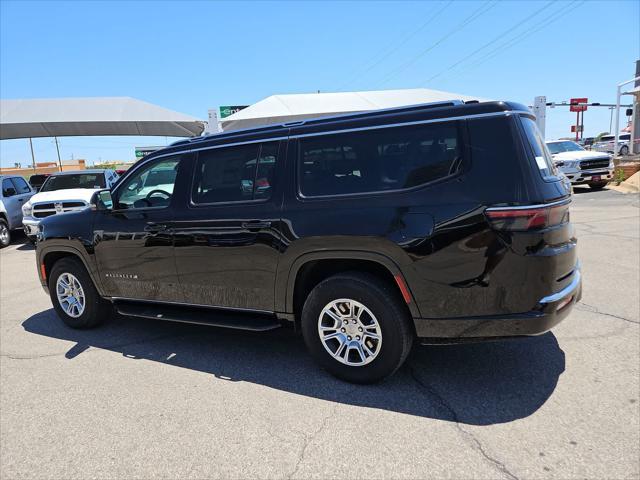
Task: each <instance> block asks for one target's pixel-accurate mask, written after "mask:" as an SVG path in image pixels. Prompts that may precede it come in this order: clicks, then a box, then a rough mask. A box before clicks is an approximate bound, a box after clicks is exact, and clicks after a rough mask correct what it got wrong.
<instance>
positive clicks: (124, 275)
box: [104, 273, 138, 280]
mask: <svg viewBox="0 0 640 480" xmlns="http://www.w3.org/2000/svg"><path fill="white" fill-rule="evenodd" d="M104 276H105V277H108V278H125V279H127V280H137V279H138V275H136V274H133V273H105V274H104Z"/></svg>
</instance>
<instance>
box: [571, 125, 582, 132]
mask: <svg viewBox="0 0 640 480" xmlns="http://www.w3.org/2000/svg"><path fill="white" fill-rule="evenodd" d="M583 130H584V125H578V128H576V126H575V125H571V131H572V132H573V133H576V132H582V131H583Z"/></svg>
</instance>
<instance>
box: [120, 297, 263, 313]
mask: <svg viewBox="0 0 640 480" xmlns="http://www.w3.org/2000/svg"><path fill="white" fill-rule="evenodd" d="M110 300H111V301H112V302H117V301H123V302H139V303H152V304H154V305H163V304H164V305H179V306H184V307H199V308H210V309H212V310H231V311H234V312H247V313H263V314H268V315H272V314H273V313H275V312H274V311H272V310H259V309H255V308H240V307H223V306H221V305H201V304H199V303H185V302H166V301H163V300H142V299H139V298H128V297H110Z"/></svg>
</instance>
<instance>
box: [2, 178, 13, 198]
mask: <svg viewBox="0 0 640 480" xmlns="http://www.w3.org/2000/svg"><path fill="white" fill-rule="evenodd" d="M15 194H16V187H14V186H13V183H11V179H10V178H5V179H4V180H2V196H4V197H11V196H13V195H15Z"/></svg>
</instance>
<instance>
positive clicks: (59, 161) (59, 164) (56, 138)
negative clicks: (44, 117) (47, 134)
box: [53, 137, 62, 171]
mask: <svg viewBox="0 0 640 480" xmlns="http://www.w3.org/2000/svg"><path fill="white" fill-rule="evenodd" d="M53 138H54V140H55V142H56V151H57V152H58V167H59V168H60V171H62V160H61V159H60V147H59V146H58V137H53Z"/></svg>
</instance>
